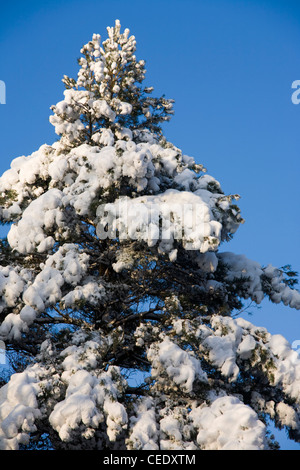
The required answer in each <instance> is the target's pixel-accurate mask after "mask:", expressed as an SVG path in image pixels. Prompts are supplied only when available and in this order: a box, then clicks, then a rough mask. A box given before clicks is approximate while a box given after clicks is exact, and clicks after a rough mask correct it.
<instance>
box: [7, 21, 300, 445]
mask: <svg viewBox="0 0 300 470" xmlns="http://www.w3.org/2000/svg"><path fill="white" fill-rule="evenodd" d="M135 51H136V41H135V38H134V36H129V30H128V29H126V30H125V31H124V33H121V26H120V23H119V21H116V23H115V26H114V27H112V28H108V39H106V40H105V41H103V42H101V37H100V36H99V35H98V34H94V35H93V38H92V41H90V42H89V43H88V44H86V45H85V46H83V48H82V50H81V54H82V56H81V58H80V59H79V61H78V62H79V72H78V76H77V79H73V78H70V77H67V76H65V77H64V79H63V82H64V84H65V86H66V90H65V92H64V99H63V100H62V101H60V102H59V103H57V104H56V105H55V106H53V107H52V111H53V114H52V115H51V117H50V122H51V123H52V124H53V125H54V126H55V131H56V133H57V134H58V136H59V140H58V141H57V142H55V143H54V144H52V145H43V146H42V147H41V148H39V149H38V150H37V151H36V152H34V153H33V154H32V155H30V156H27V157H19V158H16V159H14V160H13V162H12V164H11V168H10V169H9V170H8V171H6V172H5V173H4V174H3V176H2V177H1V178H0V194H1V196H0V207H1V209H0V216H1V221H2V223H7V224H11V227H10V230H9V232H8V236H7V240H6V239H3V240H2V241H1V244H0V257H1V258H0V263H1V265H0V292H1V300H0V325H1V326H0V340H1V341H4V342H5V346H6V352H7V355H8V357H9V360H10V366H11V369H12V374H11V376H10V378H9V379H8V380H5V378H4V377H3V380H2V383H4V384H3V386H2V388H1V389H0V448H1V449H23V448H29V449H34V448H37V449H40V448H51V449H99V450H102V449H130V450H132V449H139V450H146V449H148V450H154V449H162V450H164V449H165V450H167V449H171V450H173V449H185V450H196V449H270V448H274V446H276V443H274V441H273V439H272V438H271V437H270V435H269V432H268V423H269V421H270V420H271V421H273V422H274V423H275V425H276V426H277V427H279V428H282V427H286V429H287V430H288V432H289V435H290V437H291V438H292V439H294V440H296V441H298V440H299V431H298V430H299V404H300V401H299V392H300V361H299V358H298V355H297V352H296V351H294V350H293V349H292V348H291V346H290V345H289V343H288V342H287V341H286V340H285V339H284V338H283V337H282V336H280V335H271V334H270V333H268V331H267V330H266V329H265V328H260V327H256V326H254V325H253V324H251V323H250V322H248V321H246V320H244V319H242V318H241V317H239V315H238V313H239V312H240V311H241V309H242V308H244V306H245V304H247V302H248V301H249V300H250V301H252V302H253V303H254V304H255V305H258V304H260V303H261V301H262V300H263V298H265V297H268V298H269V299H270V300H271V301H272V302H275V303H279V302H283V303H284V304H285V305H289V306H290V307H292V308H296V309H300V295H299V292H298V291H297V290H296V289H294V284H295V283H296V279H295V278H296V273H294V272H293V271H292V269H291V268H290V266H286V267H283V268H281V269H277V268H275V267H273V266H272V265H268V266H266V267H262V266H261V265H260V264H259V263H257V262H254V261H251V260H249V259H247V258H246V257H245V256H244V255H235V254H234V253H230V252H224V251H221V250H220V246H221V244H222V243H223V242H225V241H230V239H231V238H232V236H233V234H234V233H235V232H236V230H237V229H238V227H239V225H240V224H241V223H243V219H242V217H241V214H240V210H239V208H238V206H237V205H236V200H238V198H239V197H238V195H235V194H233V195H225V194H224V193H223V191H222V189H221V186H220V184H219V182H218V181H216V180H215V179H214V178H213V177H211V176H209V175H207V174H206V170H205V168H204V167H203V166H202V165H200V164H196V162H195V160H194V159H193V158H192V157H189V156H187V155H185V154H183V152H182V151H181V150H180V149H178V148H177V147H175V146H174V145H173V144H172V143H170V142H168V141H167V139H166V138H165V137H164V135H163V132H162V125H163V123H164V122H166V121H168V120H169V119H170V116H171V115H172V113H173V101H172V100H169V99H166V98H165V97H164V96H163V97H160V98H153V97H152V93H153V88H152V87H145V86H144V85H143V82H144V79H145V73H146V70H145V62H144V61H141V60H140V61H138V60H137V59H136V56H135ZM6 382H7V383H6Z"/></svg>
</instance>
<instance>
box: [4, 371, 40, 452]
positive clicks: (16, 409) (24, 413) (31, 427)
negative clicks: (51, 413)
mask: <svg viewBox="0 0 300 470" xmlns="http://www.w3.org/2000/svg"><path fill="white" fill-rule="evenodd" d="M35 372H36V371H35V370H34V368H33V369H32V371H30V370H29V371H25V372H22V373H19V374H14V375H13V376H12V377H11V379H10V381H9V383H8V384H7V385H5V386H4V387H2V388H1V389H0V450H17V449H18V446H19V444H26V443H28V433H30V432H33V431H35V430H36V427H35V424H34V422H35V419H36V418H38V417H39V416H40V411H39V410H38V408H37V394H38V393H39V386H38V384H37V380H36V376H35Z"/></svg>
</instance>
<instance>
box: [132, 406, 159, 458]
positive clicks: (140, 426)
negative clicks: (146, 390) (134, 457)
mask: <svg viewBox="0 0 300 470" xmlns="http://www.w3.org/2000/svg"><path fill="white" fill-rule="evenodd" d="M130 428H131V430H130V434H129V438H128V446H129V448H130V449H131V450H158V449H159V447H158V444H157V441H158V439H157V438H158V426H157V424H156V416H155V410H154V403H153V400H152V399H151V398H149V397H146V398H144V397H143V398H140V399H139V400H137V403H135V404H134V416H132V417H131V418H130Z"/></svg>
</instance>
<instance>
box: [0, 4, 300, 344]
mask: <svg viewBox="0 0 300 470" xmlns="http://www.w3.org/2000/svg"><path fill="white" fill-rule="evenodd" d="M116 18H118V19H120V21H121V25H122V28H125V27H128V28H129V29H130V31H131V33H132V34H134V35H135V36H136V39H137V54H136V55H137V57H138V58H139V59H145V60H146V66H147V67H146V68H147V77H146V82H147V84H148V85H149V86H150V85H152V86H154V88H155V91H154V93H155V94H157V96H158V95H161V94H163V93H164V94H165V95H166V97H167V98H173V99H175V116H174V117H173V119H172V121H171V122H170V123H168V124H167V125H166V126H165V128H164V129H165V134H166V136H167V138H168V139H169V140H170V141H172V142H173V143H174V144H175V145H177V146H178V147H180V148H181V149H182V150H183V151H184V153H186V154H188V155H192V156H194V157H195V159H196V161H197V162H198V163H203V164H204V166H206V168H207V170H208V174H211V175H212V176H214V177H215V178H216V179H217V180H218V181H220V183H221V185H222V188H223V190H224V191H225V192H226V193H227V194H229V193H233V194H234V193H238V194H240V195H241V197H242V199H241V200H240V202H239V205H240V207H241V209H242V214H243V217H244V218H245V219H246V223H245V224H244V225H243V226H241V228H240V229H239V230H238V232H237V233H236V235H235V237H234V239H233V240H232V241H231V242H230V243H229V244H226V245H224V246H222V250H229V251H233V252H235V253H243V254H245V255H246V256H248V257H249V258H251V259H254V260H256V261H258V262H260V263H261V264H262V265H266V264H268V263H271V264H273V265H274V266H278V267H280V266H283V265H285V264H288V263H289V264H292V267H293V268H294V269H295V270H296V271H300V256H299V149H300V132H299V129H300V104H299V105H297V106H296V105H294V104H293V103H292V101H291V95H292V92H293V90H292V88H291V84H292V82H293V81H294V80H300V47H299V44H300V2H299V1H289V0H285V1H284V0H248V1H246V0H244V1H243V0H183V1H182V0H180V1H179V0H172V1H171V0H168V1H164V0H159V1H157V0H155V1H152V2H143V1H142V0H139V1H137V0H131V1H128V2H127V1H124V0H123V1H120V0H109V1H107V0H97V1H96V0H86V1H85V2H83V1H77V0H64V1H63V0H60V1H58V0H53V1H51V0H49V1H43V2H41V1H33V0H32V1H31V0H27V1H18V0H16V1H14V2H7V3H5V4H4V2H2V4H1V17H0V54H1V60H0V80H3V81H4V82H5V83H6V104H5V105H0V135H1V139H0V173H1V174H2V172H3V171H5V170H6V169H7V168H9V165H10V161H11V160H12V159H13V158H15V157H17V156H20V155H28V154H31V153H32V152H33V151H34V150H36V149H38V148H39V146H40V145H42V144H44V143H47V144H51V143H52V142H53V141H54V140H56V135H55V134H54V130H53V126H51V124H49V122H48V118H49V115H50V114H51V111H50V109H49V107H50V106H51V105H52V104H55V103H57V102H58V101H60V100H61V99H62V93H63V90H64V87H63V84H62V82H61V79H62V77H63V75H64V74H67V75H69V76H76V74H77V63H76V59H77V58H78V57H79V55H80V53H79V51H80V48H81V46H82V45H83V44H85V43H86V42H88V41H89V40H90V39H91V37H92V34H93V33H99V34H101V36H102V37H104V38H106V26H113V25H114V21H115V19H116ZM246 318H248V319H249V320H250V321H252V322H253V323H255V324H257V325H259V326H265V327H267V328H268V330H269V331H270V332H271V333H281V334H283V335H284V336H285V337H286V338H287V339H288V340H289V341H290V342H292V341H294V340H297V339H300V312H299V311H298V312H297V311H294V310H292V309H290V308H289V307H284V306H281V305H280V306H278V305H273V304H270V302H268V301H264V302H263V304H262V308H261V309H259V310H256V309H254V310H253V316H252V317H250V318H249V317H247V316H246Z"/></svg>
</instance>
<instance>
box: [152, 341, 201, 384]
mask: <svg viewBox="0 0 300 470" xmlns="http://www.w3.org/2000/svg"><path fill="white" fill-rule="evenodd" d="M147 358H148V360H149V361H150V362H151V364H152V376H153V377H156V378H158V377H161V376H162V374H163V373H166V374H167V376H168V377H170V378H171V380H173V381H174V383H175V384H177V385H179V386H180V387H181V388H182V389H183V390H184V391H185V392H191V391H192V389H193V384H194V382H195V381H196V380H200V381H201V382H206V381H207V376H206V373H205V372H204V371H203V370H202V367H201V363H200V361H199V360H197V359H196V358H195V357H193V355H192V354H191V353H188V352H187V351H184V350H182V349H181V348H180V347H179V346H177V345H176V344H174V343H173V342H172V341H170V339H169V338H166V339H164V341H162V342H161V343H158V344H157V343H155V344H153V345H152V346H151V347H150V349H149V350H148V353H147Z"/></svg>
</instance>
